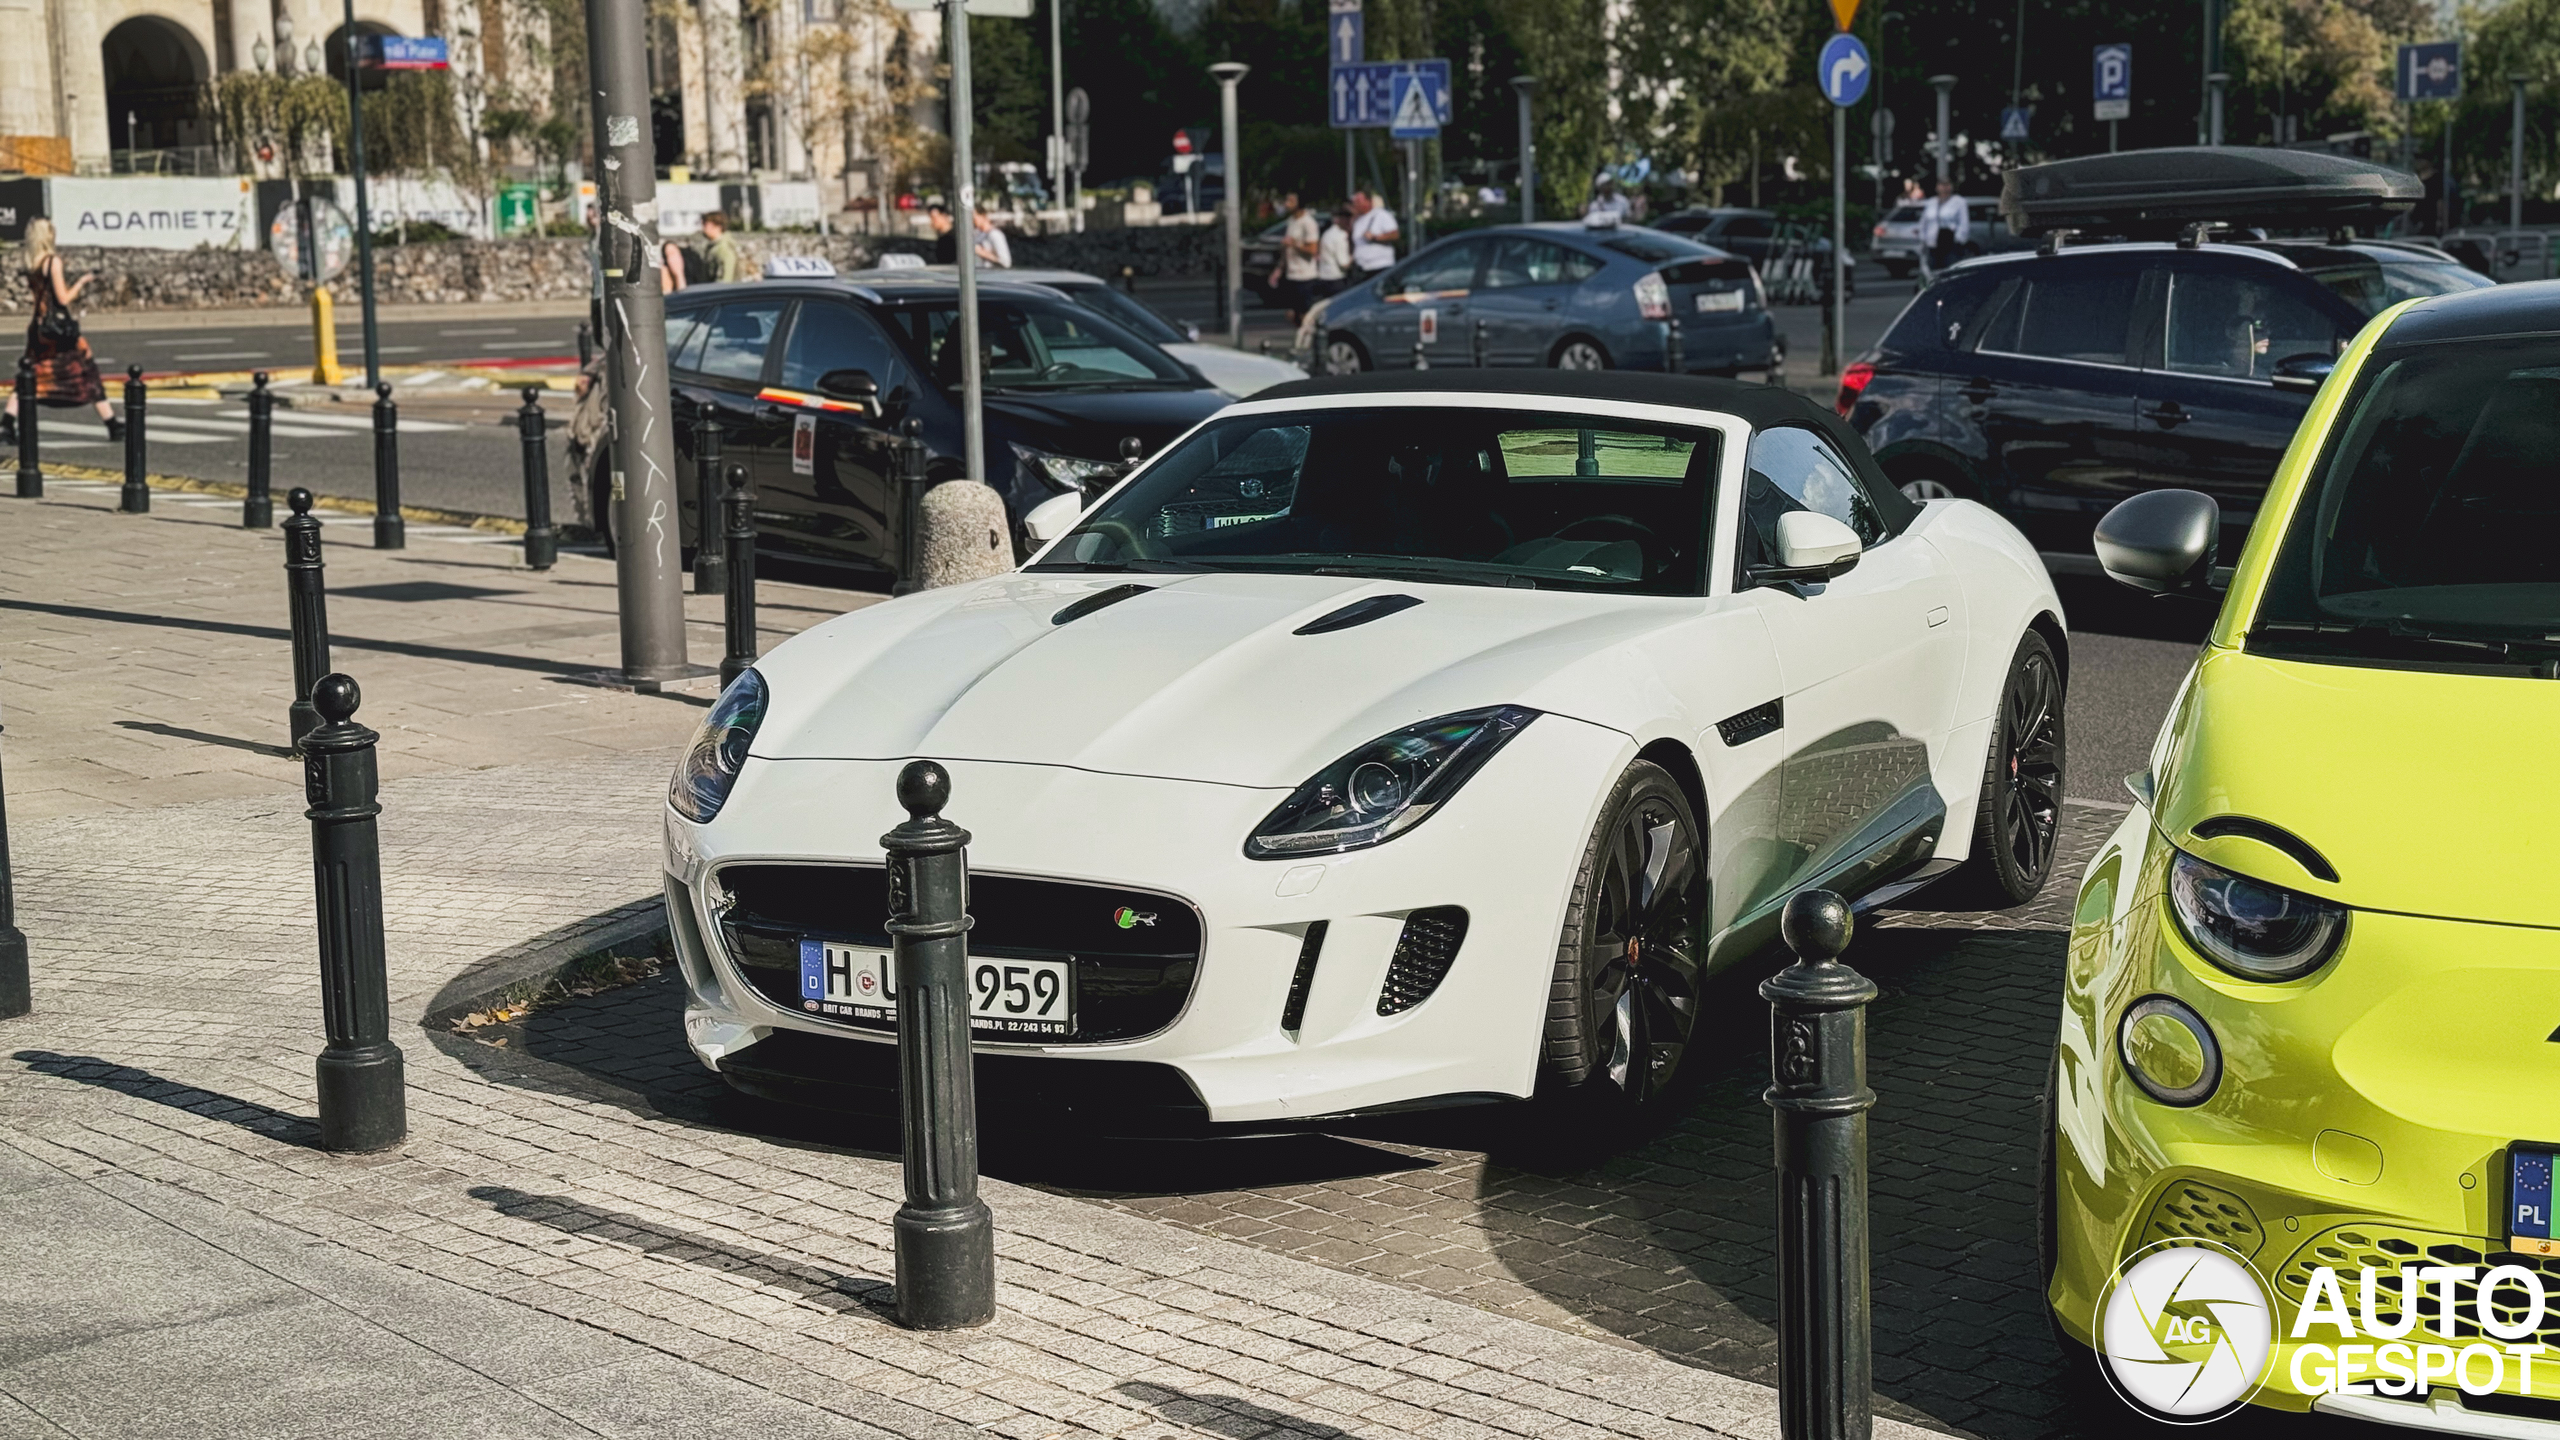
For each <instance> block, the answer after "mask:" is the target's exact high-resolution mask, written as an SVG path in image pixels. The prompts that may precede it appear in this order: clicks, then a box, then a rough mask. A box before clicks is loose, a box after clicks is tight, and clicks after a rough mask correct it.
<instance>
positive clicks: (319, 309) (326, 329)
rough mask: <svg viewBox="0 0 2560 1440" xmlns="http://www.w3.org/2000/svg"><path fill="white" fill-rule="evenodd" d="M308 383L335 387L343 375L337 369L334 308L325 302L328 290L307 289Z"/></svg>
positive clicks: (317, 287)
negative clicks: (309, 366) (309, 317)
mask: <svg viewBox="0 0 2560 1440" xmlns="http://www.w3.org/2000/svg"><path fill="white" fill-rule="evenodd" d="M311 345H312V350H313V358H312V364H311V383H312V384H314V385H336V384H340V383H342V382H344V381H345V380H346V378H347V372H346V371H345V370H343V369H340V368H339V366H338V320H337V309H336V307H335V306H334V305H333V304H332V303H331V302H330V300H329V287H328V286H326V285H314V286H312V287H311Z"/></svg>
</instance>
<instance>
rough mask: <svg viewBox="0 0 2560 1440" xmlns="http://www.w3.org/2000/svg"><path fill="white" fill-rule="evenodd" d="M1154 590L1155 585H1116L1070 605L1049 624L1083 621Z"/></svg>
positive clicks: (1050, 618)
mask: <svg viewBox="0 0 2560 1440" xmlns="http://www.w3.org/2000/svg"><path fill="white" fill-rule="evenodd" d="M1154 588H1156V587H1154V586H1153V585H1114V586H1112V587H1111V588H1110V589H1108V590H1096V591H1094V592H1093V593H1092V594H1090V595H1087V596H1086V597H1084V598H1083V599H1081V600H1078V601H1075V602H1073V603H1072V604H1069V605H1068V606H1066V607H1065V608H1064V609H1062V610H1060V611H1059V612H1058V613H1057V614H1055V615H1052V616H1050V617H1049V623H1050V624H1052V625H1064V624H1066V623H1067V622H1068V621H1070V620H1081V619H1083V618H1084V617H1086V616H1087V615H1090V614H1092V613H1093V612H1094V611H1096V610H1100V609H1103V608H1104V607H1106V606H1111V605H1117V604H1119V603H1120V602H1121V601H1123V600H1127V599H1131V598H1133V597H1135V596H1139V595H1144V594H1146V593H1147V592H1148V591H1150V590H1153V589H1154Z"/></svg>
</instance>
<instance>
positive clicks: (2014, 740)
mask: <svg viewBox="0 0 2560 1440" xmlns="http://www.w3.org/2000/svg"><path fill="white" fill-rule="evenodd" d="M2064 748H2065V747H2064V736H2063V687H2062V667H2061V665H2060V663H2059V662H2057V661H2056V660H2055V659H2054V655H2053V646H2052V645H2051V644H2049V643H2047V642H2046V640H2045V638H2044V636H2042V635H2040V634H2038V633H2036V632H2035V631H2032V630H2030V631H2028V632H2027V634H2026V637H2025V638H2024V639H2022V640H2020V641H2019V642H2018V650H2017V654H2016V655H2015V657H2014V658H2012V659H2011V660H2010V662H2009V679H2008V683H2007V684H2005V685H2003V686H2002V687H2001V689H2000V710H1999V713H1998V715H1997V716H1996V717H1995V718H1994V719H1993V721H1992V727H1991V754H1990V756H1989V759H1988V763H1987V764H1986V765H1985V766H1984V769H1983V776H1982V799H1981V802H1980V804H1979V805H1978V806H1977V807H1976V813H1975V815H1974V825H1973V855H1972V858H1970V859H1968V860H1967V861H1965V864H1964V868H1963V869H1962V870H1960V871H1958V872H1957V873H1955V874H1953V875H1950V876H1948V877H1947V879H1946V880H1945V881H1943V882H1941V883H1940V884H1939V885H1938V886H1937V887H1935V888H1934V889H1933V890H1932V891H1931V892H1930V899H1931V900H1932V901H1937V900H1940V899H1945V900H1950V901H1958V900H1960V901H1964V902H1969V903H1971V904H1975V905H1979V906H1982V907H1986V908H1990V909H2006V908H2007V907H2009V906H2012V905H2023V904H2025V903H2026V902H2027V901H2029V900H2032V899H2034V898H2035V896H2036V892H2038V891H2040V890H2042V889H2043V888H2044V884H2045V881H2047V880H2048V879H2050V878H2052V874H2053V856H2054V847H2055V845H2056V843H2057V842H2058V841H2059V839H2060V836H2061V832H2062V776H2063V757H2064ZM1941 891H1943V892H1945V893H1944V895H1943V896H1942V895H1941V894H1940V893H1939V892H1941Z"/></svg>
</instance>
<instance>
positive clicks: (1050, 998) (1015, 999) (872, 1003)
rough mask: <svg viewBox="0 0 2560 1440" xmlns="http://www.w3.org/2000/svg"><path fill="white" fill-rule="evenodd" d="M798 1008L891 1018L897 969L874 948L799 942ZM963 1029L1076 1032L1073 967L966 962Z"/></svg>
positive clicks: (991, 959) (983, 958)
mask: <svg viewBox="0 0 2560 1440" xmlns="http://www.w3.org/2000/svg"><path fill="white" fill-rule="evenodd" d="M800 1007H801V1008H802V1009H804V1010H808V1011H811V1012H814V1013H816V1014H820V1015H840V1016H844V1017H846V1018H848V1019H854V1020H894V1019H896V1018H898V986H897V966H896V965H895V964H893V963H892V962H891V959H890V955H889V952H888V951H886V950H882V949H878V948H876V947H873V946H869V945H845V944H840V943H838V942H836V941H833V940H810V939H804V940H802V941H801V942H800ZM969 1025H970V1028H972V1029H976V1030H987V1031H994V1032H997V1033H1001V1034H1006V1035H1043V1036H1061V1035H1071V1034H1073V1033H1075V1025H1076V984H1075V965H1074V963H1073V962H1072V961H1067V960H1009V959H1005V958H1003V957H1001V956H994V955H972V956H970V957H969Z"/></svg>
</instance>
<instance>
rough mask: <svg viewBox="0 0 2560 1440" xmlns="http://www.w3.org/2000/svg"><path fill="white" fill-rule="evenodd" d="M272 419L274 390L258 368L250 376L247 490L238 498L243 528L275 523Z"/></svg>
mask: <svg viewBox="0 0 2560 1440" xmlns="http://www.w3.org/2000/svg"><path fill="white" fill-rule="evenodd" d="M275 423H276V397H275V392H273V391H271V390H269V389H268V388H267V372H266V371H264V370H261V371H259V372H258V373H257V374H256V375H254V376H252V377H251V378H250V390H249V494H248V497H247V498H246V499H243V500H242V501H241V502H240V525H241V528H243V529H247V530H268V529H272V528H274V526H275V523H276V502H275V494H274V492H273V490H272V489H270V488H269V487H270V485H271V483H272V481H273V479H274V472H275V450H276V436H275Z"/></svg>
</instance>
